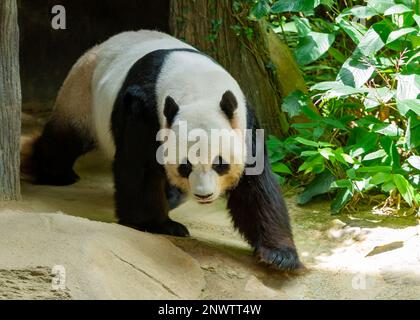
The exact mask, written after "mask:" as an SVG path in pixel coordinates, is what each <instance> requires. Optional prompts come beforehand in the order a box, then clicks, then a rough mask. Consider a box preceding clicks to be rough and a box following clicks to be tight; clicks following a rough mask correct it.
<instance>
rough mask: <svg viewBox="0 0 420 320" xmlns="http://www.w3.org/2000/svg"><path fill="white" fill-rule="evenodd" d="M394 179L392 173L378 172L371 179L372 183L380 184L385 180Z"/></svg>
mask: <svg viewBox="0 0 420 320" xmlns="http://www.w3.org/2000/svg"><path fill="white" fill-rule="evenodd" d="M393 179H394V176H393V175H392V174H390V173H386V172H378V173H377V174H375V175H374V176H373V177H372V179H371V180H370V183H372V184H374V185H376V186H378V185H381V184H383V183H385V182H388V181H391V180H393Z"/></svg>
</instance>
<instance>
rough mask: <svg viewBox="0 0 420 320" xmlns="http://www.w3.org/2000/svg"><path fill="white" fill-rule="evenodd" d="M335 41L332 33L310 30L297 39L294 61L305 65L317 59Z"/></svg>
mask: <svg viewBox="0 0 420 320" xmlns="http://www.w3.org/2000/svg"><path fill="white" fill-rule="evenodd" d="M334 41H335V35H334V34H332V33H320V32H312V31H311V32H310V33H308V34H307V36H305V37H302V38H300V39H299V43H298V45H297V47H296V49H295V52H294V54H295V57H296V61H297V62H298V64H300V65H307V64H309V63H312V62H314V61H316V60H318V59H319V58H320V57H321V56H322V55H323V54H325V53H326V52H327V51H328V50H329V49H330V47H331V45H332V44H333V43H334Z"/></svg>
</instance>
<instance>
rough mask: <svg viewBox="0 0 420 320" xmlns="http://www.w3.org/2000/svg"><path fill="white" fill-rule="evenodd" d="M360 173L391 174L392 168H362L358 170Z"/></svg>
mask: <svg viewBox="0 0 420 320" xmlns="http://www.w3.org/2000/svg"><path fill="white" fill-rule="evenodd" d="M356 171H357V172H358V173H377V172H386V173H391V172H392V168H391V167H389V166H373V167H362V168H359V169H357V170H356Z"/></svg>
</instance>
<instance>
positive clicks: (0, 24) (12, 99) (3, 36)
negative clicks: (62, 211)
mask: <svg viewBox="0 0 420 320" xmlns="http://www.w3.org/2000/svg"><path fill="white" fill-rule="evenodd" d="M20 113H21V90H20V77H19V28H18V22H17V6H16V1H15V0H1V1H0V200H17V199H19V198H20V181H19V163H20V161H19V148H20V118H21V115H20Z"/></svg>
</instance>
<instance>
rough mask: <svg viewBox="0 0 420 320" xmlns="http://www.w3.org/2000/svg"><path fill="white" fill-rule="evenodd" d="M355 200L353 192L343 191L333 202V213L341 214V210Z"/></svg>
mask: <svg viewBox="0 0 420 320" xmlns="http://www.w3.org/2000/svg"><path fill="white" fill-rule="evenodd" d="M352 198H353V192H352V191H351V190H350V189H347V190H346V189H343V190H341V191H340V192H339V193H338V194H337V196H336V197H335V199H334V200H333V202H332V203H331V211H332V213H333V214H339V213H340V212H341V210H342V209H343V208H344V207H345V206H346V205H347V203H349V202H350V200H351V199H352Z"/></svg>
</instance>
